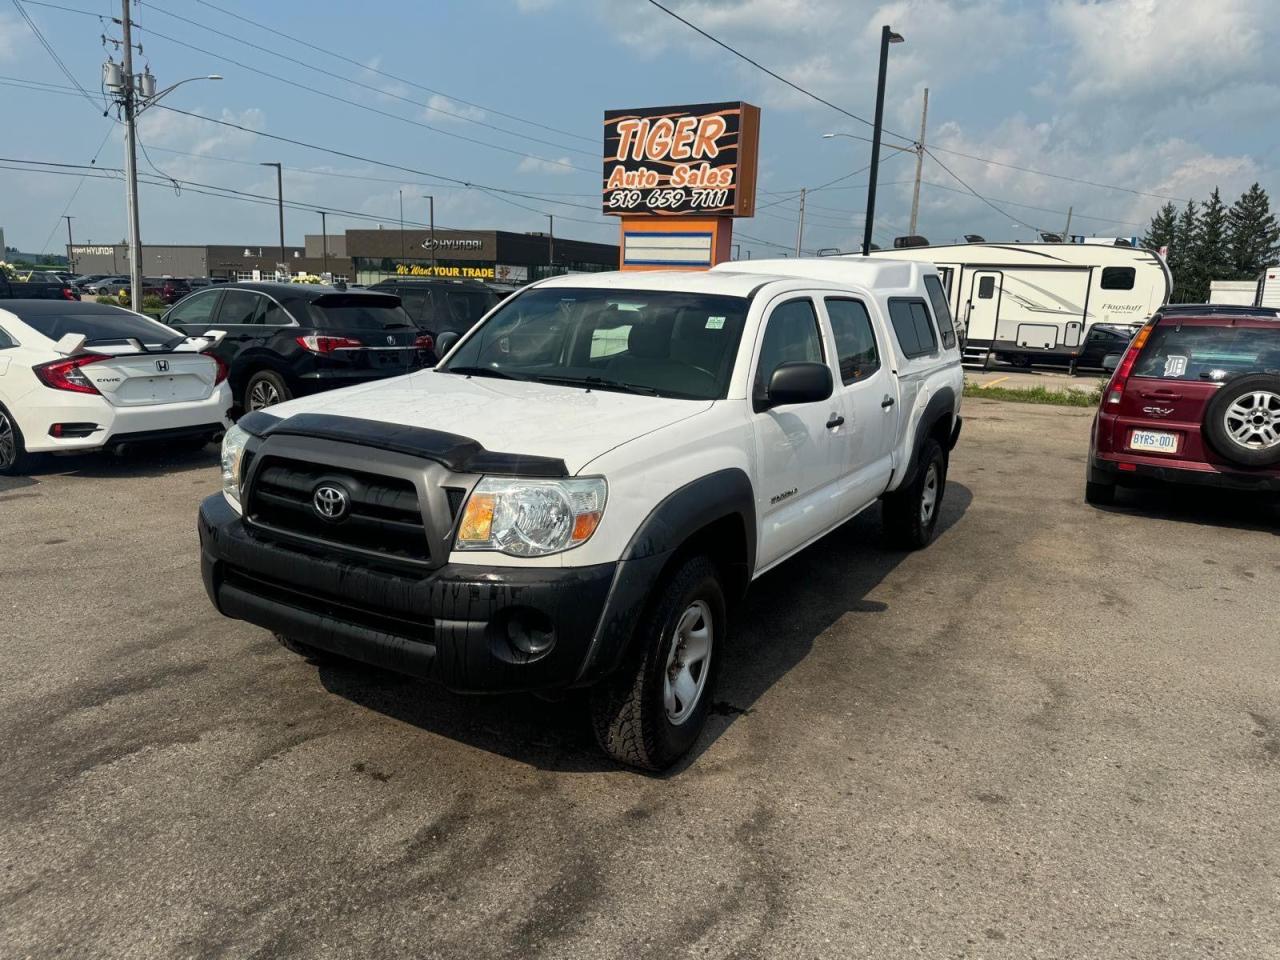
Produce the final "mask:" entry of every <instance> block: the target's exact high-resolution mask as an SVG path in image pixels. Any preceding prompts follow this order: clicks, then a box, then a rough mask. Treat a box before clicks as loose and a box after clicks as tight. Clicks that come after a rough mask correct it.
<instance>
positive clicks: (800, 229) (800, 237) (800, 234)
mask: <svg viewBox="0 0 1280 960" xmlns="http://www.w3.org/2000/svg"><path fill="white" fill-rule="evenodd" d="M804 195H805V188H804V187H801V188H800V223H799V225H797V227H796V256H797V257H798V256H800V244H801V243H802V242H803V241H804Z"/></svg>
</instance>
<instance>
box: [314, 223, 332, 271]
mask: <svg viewBox="0 0 1280 960" xmlns="http://www.w3.org/2000/svg"><path fill="white" fill-rule="evenodd" d="M316 213H318V214H320V258H321V261H322V265H321V268H320V272H321V273H328V272H329V231H328V229H327V228H326V226H325V214H324V211H323V210H317V211H316Z"/></svg>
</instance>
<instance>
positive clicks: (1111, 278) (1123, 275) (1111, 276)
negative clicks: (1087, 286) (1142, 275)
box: [1102, 267, 1138, 290]
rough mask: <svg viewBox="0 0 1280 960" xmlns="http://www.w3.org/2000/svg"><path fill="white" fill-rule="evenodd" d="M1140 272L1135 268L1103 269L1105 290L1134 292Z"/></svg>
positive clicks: (1103, 287) (1103, 286)
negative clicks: (1134, 283) (1136, 278)
mask: <svg viewBox="0 0 1280 960" xmlns="http://www.w3.org/2000/svg"><path fill="white" fill-rule="evenodd" d="M1137 275H1138V271H1137V270H1135V269H1134V268H1133V267H1103V268H1102V289H1103V290H1132V289H1133V281H1134V278H1135V277H1137Z"/></svg>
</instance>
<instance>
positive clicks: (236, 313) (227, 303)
mask: <svg viewBox="0 0 1280 960" xmlns="http://www.w3.org/2000/svg"><path fill="white" fill-rule="evenodd" d="M261 302H262V298H261V297H259V296H258V295H257V294H256V293H253V292H252V291H249V290H227V291H225V292H224V293H223V294H222V305H221V306H220V307H219V308H218V320H217V322H218V324H219V325H226V326H228V327H232V326H244V325H246V324H251V323H255V322H257V313H258V309H259V306H260V305H261Z"/></svg>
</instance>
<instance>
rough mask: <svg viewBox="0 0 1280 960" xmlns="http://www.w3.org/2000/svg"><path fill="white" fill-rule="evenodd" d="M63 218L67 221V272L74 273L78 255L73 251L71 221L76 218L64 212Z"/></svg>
mask: <svg viewBox="0 0 1280 960" xmlns="http://www.w3.org/2000/svg"><path fill="white" fill-rule="evenodd" d="M62 219H63V220H65V221H67V272H68V273H74V272H75V269H76V257H75V254H73V253H72V252H71V221H72V220H73V219H74V218H73V217H69V216H67V215H66V214H65V213H64V214H63V215H62Z"/></svg>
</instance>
